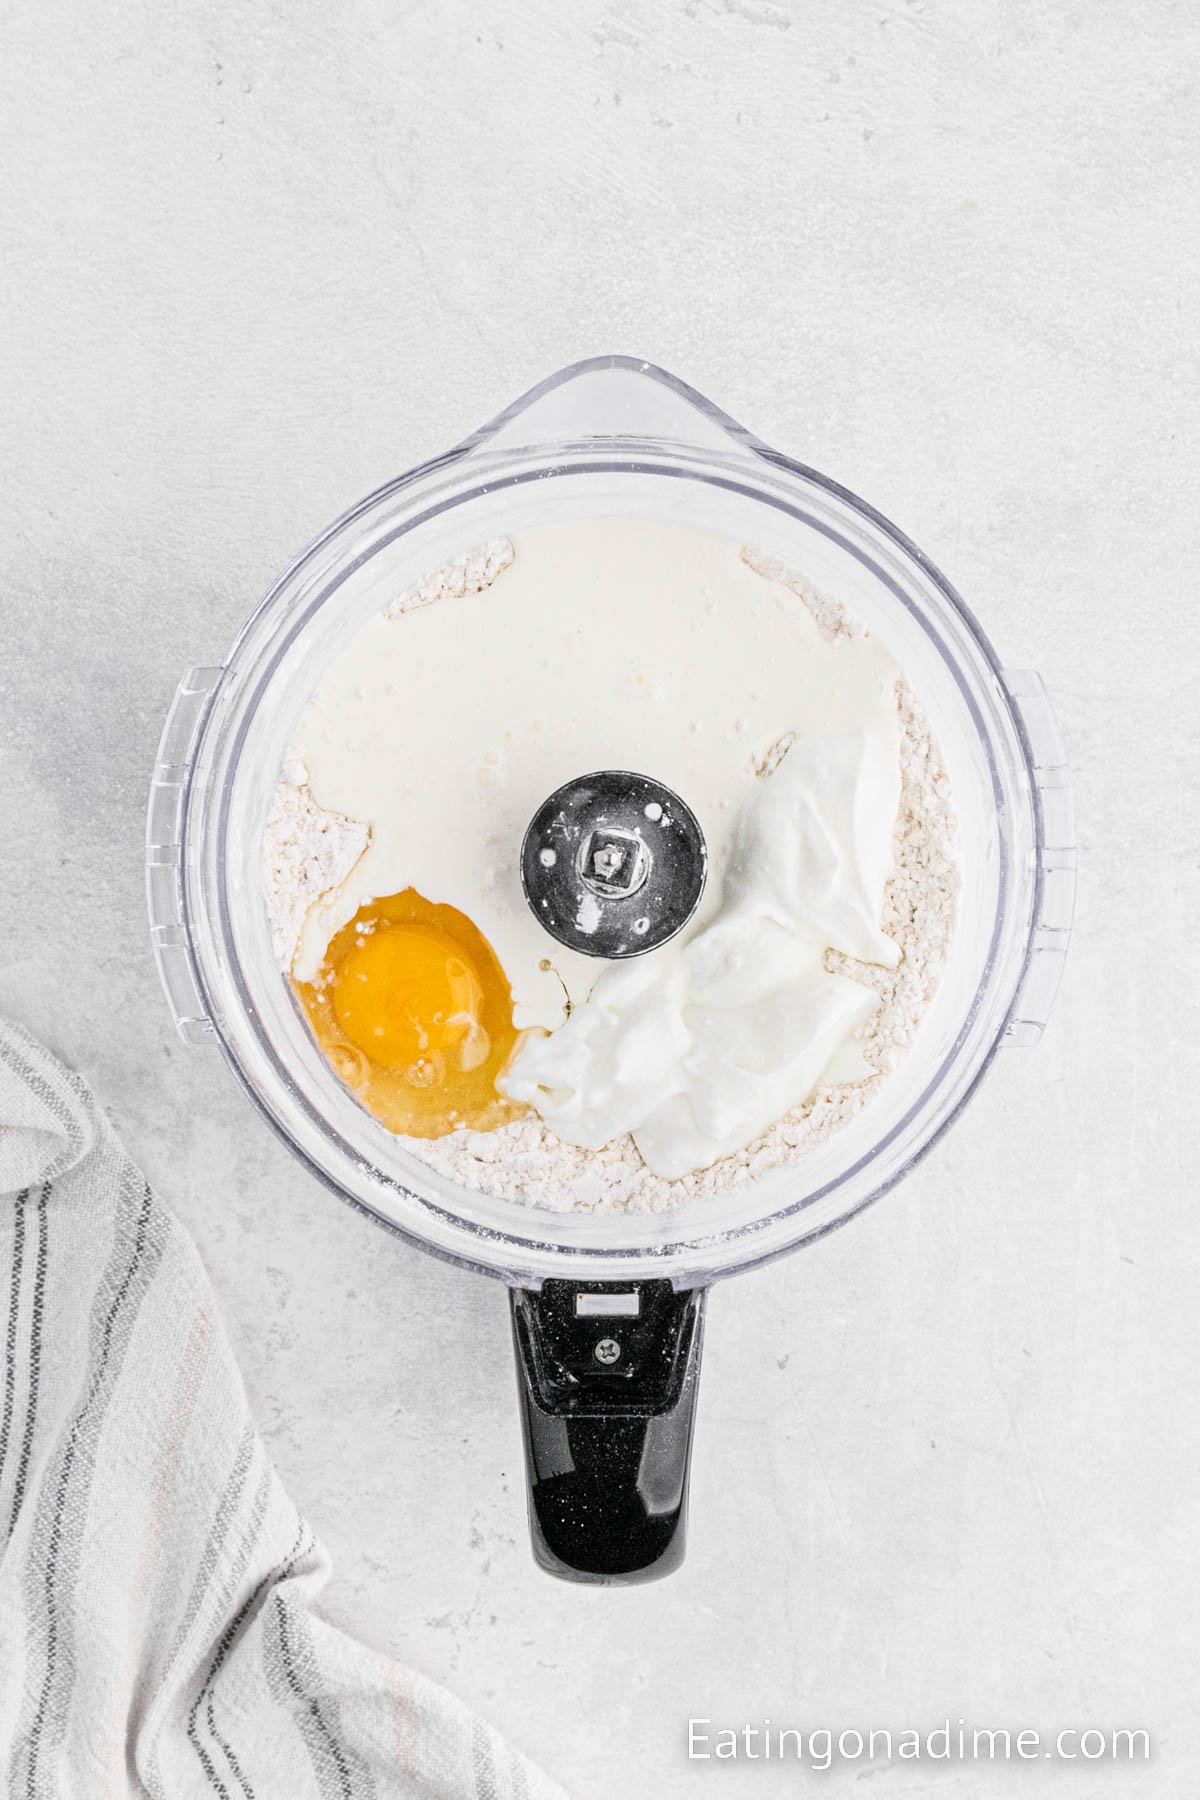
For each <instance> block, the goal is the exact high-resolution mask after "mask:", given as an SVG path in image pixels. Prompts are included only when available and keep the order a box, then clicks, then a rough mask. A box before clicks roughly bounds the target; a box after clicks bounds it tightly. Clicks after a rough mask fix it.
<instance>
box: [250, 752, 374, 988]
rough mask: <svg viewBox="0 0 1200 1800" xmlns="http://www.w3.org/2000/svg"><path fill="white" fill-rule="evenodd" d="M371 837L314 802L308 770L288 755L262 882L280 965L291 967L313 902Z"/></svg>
mask: <svg viewBox="0 0 1200 1800" xmlns="http://www.w3.org/2000/svg"><path fill="white" fill-rule="evenodd" d="M370 841H371V832H370V827H369V826H366V825H364V824H363V823H362V821H361V820H360V819H348V818H346V816H345V814H344V813H337V812H330V811H329V809H328V807H324V806H320V805H318V803H317V801H316V800H315V798H314V797H313V791H312V789H311V788H310V787H309V785H308V770H307V769H306V768H305V766H304V764H303V762H301V760H300V758H299V757H296V756H291V757H289V758H288V760H287V761H286V762H285V763H284V765H283V767H282V769H281V770H280V772H279V785H278V786H277V787H276V789H275V795H274V798H273V799H272V801H271V810H270V812H269V813H268V815H267V830H266V837H265V844H264V851H265V855H264V868H263V876H264V885H265V888H266V898H267V916H268V918H269V919H270V921H271V942H272V944H273V945H274V948H275V954H276V956H277V957H278V958H279V962H280V966H281V967H282V968H284V969H290V968H291V966H292V959H293V958H294V956H295V954H296V949H297V946H298V945H299V942H300V933H301V932H302V931H303V929H304V920H305V918H306V916H307V914H308V909H309V907H310V906H312V905H313V903H314V901H317V900H319V899H320V898H321V895H322V894H327V893H329V892H330V890H331V889H332V888H335V887H340V885H341V884H342V882H343V881H345V879H346V877H347V875H349V873H350V871H351V869H352V868H353V867H354V865H355V863H356V862H357V861H358V859H359V857H360V856H361V855H362V853H363V851H364V850H365V849H366V847H367V845H368V844H369V843H370Z"/></svg>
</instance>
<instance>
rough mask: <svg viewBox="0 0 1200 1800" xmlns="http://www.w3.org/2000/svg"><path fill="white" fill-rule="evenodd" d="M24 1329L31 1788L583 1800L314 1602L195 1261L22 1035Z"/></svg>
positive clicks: (11, 1314) (16, 1469)
mask: <svg viewBox="0 0 1200 1800" xmlns="http://www.w3.org/2000/svg"><path fill="white" fill-rule="evenodd" d="M0 1332H3V1334H4V1358H3V1367H4V1389H3V1397H2V1399H0V1794H3V1795H4V1796H5V1800H116V1797H117V1796H130V1795H138V1796H143V1795H151V1796H154V1797H155V1800H190V1797H191V1796H193V1795H194V1796H196V1797H197V1800H307V1797H308V1796H312V1797H313V1800H367V1797H368V1796H378V1800H393V1797H396V1800H398V1797H399V1796H401V1795H406V1796H407V1795H420V1796H429V1797H430V1800H457V1797H458V1796H469V1797H470V1800H553V1796H555V1795H558V1793H559V1790H558V1789H556V1788H555V1787H553V1786H552V1784H551V1783H550V1782H548V1781H547V1780H546V1778H545V1777H544V1776H542V1775H541V1774H539V1773H538V1771H537V1770H536V1769H534V1768H532V1767H531V1766H530V1765H529V1764H528V1763H526V1762H524V1761H523V1760H522V1759H521V1758H519V1757H518V1756H517V1755H516V1754H515V1753H514V1752H513V1751H512V1750H510V1749H509V1748H508V1746H507V1745H506V1744H505V1743H504V1742H503V1740H502V1739H501V1738H499V1737H498V1736H497V1734H496V1733H495V1732H494V1731H492V1730H491V1728H490V1727H489V1726H487V1725H485V1724H484V1723H483V1722H482V1721H481V1720H479V1719H477V1718H475V1717H473V1715H472V1714H471V1713H470V1712H469V1711H468V1710H467V1708H466V1707H464V1706H463V1705H462V1704H461V1703H460V1702H459V1701H457V1700H455V1699H453V1698H452V1697H451V1696H450V1695H449V1694H447V1693H445V1692H443V1691H442V1690H441V1689H440V1688H437V1687H435V1686H434V1685H433V1684H432V1683H430V1682H428V1681H426V1680H425V1679H424V1678H423V1677H421V1676H420V1675H416V1674H414V1673H412V1672H411V1671H410V1670H408V1669H402V1668H398V1667H397V1666H396V1665H395V1664H394V1663H391V1662H389V1661H388V1660H387V1659H386V1658H385V1657H383V1656H379V1655H377V1654H375V1653H374V1652H372V1651H370V1650H366V1649H364V1648H363V1647H362V1646H361V1645H359V1644H356V1643H355V1642H354V1641H353V1640H352V1639H350V1638H348V1637H346V1636H344V1635H343V1633H342V1632H340V1631H335V1630H334V1629H333V1627H332V1626H330V1625H328V1624H327V1623H326V1622H325V1621H324V1620H323V1619H322V1618H321V1617H320V1615H319V1614H318V1613H316V1612H315V1611H314V1609H313V1602H314V1600H315V1599H316V1597H317V1595H318V1593H319V1592H320V1589H321V1588H322V1586H323V1585H324V1583H325V1580H326V1578H327V1576H328V1573H329V1561H328V1557H327V1556H326V1554H325V1552H324V1550H323V1549H322V1547H321V1546H320V1545H319V1544H318V1542H317V1540H316V1538H315V1537H314V1536H313V1532H312V1528H311V1527H310V1526H309V1525H308V1524H307V1523H306V1522H305V1520H304V1519H303V1518H302V1517H301V1515H300V1514H299V1513H298V1512H297V1510H296V1508H295V1506H294V1505H293V1504H292V1502H291V1501H290V1500H289V1499H288V1497H287V1495H286V1494H285V1493H284V1491H283V1489H282V1487H281V1486H280V1483H279V1480H278V1478H277V1476H276V1475H275V1473H274V1471H273V1469H272V1467H271V1464H270V1462H269V1460H268V1458H267V1454H266V1451H265V1450H264V1448H263V1445H262V1441H261V1439H260V1438H259V1436H258V1433H257V1432H256V1430H255V1428H254V1426H253V1424H252V1422H251V1420H250V1417H249V1415H248V1413H247V1410H246V1398H245V1394H244V1393H243V1390H242V1384H241V1380H240V1378H239V1376H238V1372H237V1368H236V1367H235V1365H234V1362H233V1358H232V1355H231V1353H230V1349H229V1345H228V1343H227V1342H226V1339H225V1336H224V1333H223V1331H222V1329H221V1325H220V1321H219V1319H218V1317H217V1311H216V1306H215V1302H214V1298H213V1293H212V1290H211V1288H210V1287H209V1284H208V1280H207V1278H206V1276H205V1274H204V1271H203V1269H202V1268H201V1266H200V1261H199V1258H198V1257H197V1255H196V1252H195V1249H194V1248H193V1246H192V1244H191V1242H190V1240H189V1239H188V1237H187V1235H186V1234H185V1233H184V1231H183V1230H182V1229H181V1228H180V1226H179V1225H178V1224H177V1223H176V1221H175V1220H174V1219H173V1218H172V1217H171V1215H170V1213H169V1212H167V1210H166V1209H165V1207H163V1206H162V1205H161V1204H160V1202H159V1201H158V1200H157V1199H156V1198H155V1197H154V1195H153V1194H152V1193H151V1192H150V1189H149V1188H148V1187H147V1185H146V1183H145V1181H144V1180H143V1179H142V1177H141V1176H140V1175H139V1174H138V1171H137V1170H136V1168H135V1167H134V1166H133V1164H132V1163H131V1162H130V1160H129V1158H128V1157H127V1156H126V1154H125V1152H124V1150H123V1149H122V1148H121V1145H120V1144H119V1143H118V1141H117V1139H116V1137H115V1136H114V1134H113V1131H112V1129H111V1127H110V1126H109V1124H108V1122H107V1120H106V1119H105V1117H104V1115H103V1113H102V1112H101V1111H100V1109H99V1108H98V1106H97V1105H96V1103H95V1101H94V1100H93V1098H92V1096H91V1094H90V1092H89V1091H88V1089H87V1087H86V1085H85V1083H84V1082H83V1081H82V1080H81V1079H80V1078H79V1076H77V1075H73V1074H71V1073H70V1072H69V1071H68V1070H66V1069H64V1068H63V1067H62V1066H61V1064H59V1063H58V1062H56V1061H55V1059H54V1058H53V1057H52V1056H50V1055H49V1053H48V1052H47V1051H45V1050H44V1049H43V1048H42V1047H41V1045H40V1044H38V1043H36V1042H35V1041H34V1039H32V1038H31V1037H29V1036H28V1035H27V1034H26V1033H25V1032H23V1031H21V1030H19V1029H17V1028H16V1027H13V1026H11V1025H6V1024H4V1023H3V1022H0ZM560 1800H561V1797H560Z"/></svg>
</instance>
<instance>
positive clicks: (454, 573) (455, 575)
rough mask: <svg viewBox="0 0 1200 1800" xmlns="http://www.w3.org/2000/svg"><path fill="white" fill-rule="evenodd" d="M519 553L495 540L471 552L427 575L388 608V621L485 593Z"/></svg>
mask: <svg viewBox="0 0 1200 1800" xmlns="http://www.w3.org/2000/svg"><path fill="white" fill-rule="evenodd" d="M516 554H517V553H516V551H515V550H514V549H513V547H512V545H511V543H510V542H509V540H508V539H507V538H493V539H492V541H491V543H489V544H481V545H480V547H479V548H478V549H477V550H468V551H467V554H466V555H465V556H459V557H456V558H455V560H454V561H453V562H448V563H446V564H444V566H443V567H442V568H440V569H435V570H434V571H433V574H432V575H426V576H425V578H424V580H423V581H419V582H418V583H417V585H416V587H413V588H409V589H408V590H407V592H406V593H403V594H401V596H400V598H399V599H398V600H393V601H392V604H391V605H390V606H389V607H387V608H385V610H384V615H383V616H384V618H385V619H398V618H400V617H401V615H402V614H404V613H407V612H414V611H415V610H416V608H417V607H418V606H431V605H432V604H433V602H434V601H435V600H462V599H464V598H465V597H466V596H467V595H468V594H482V593H483V592H484V590H485V589H486V588H490V587H491V585H492V583H493V581H495V580H496V578H497V576H498V575H503V573H504V571H505V569H507V568H508V566H509V564H510V563H511V562H512V561H513V560H514V558H515V556H516Z"/></svg>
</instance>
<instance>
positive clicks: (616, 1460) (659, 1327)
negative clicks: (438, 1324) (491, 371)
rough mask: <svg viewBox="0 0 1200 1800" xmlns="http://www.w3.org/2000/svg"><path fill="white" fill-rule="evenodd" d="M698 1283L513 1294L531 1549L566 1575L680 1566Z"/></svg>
mask: <svg viewBox="0 0 1200 1800" xmlns="http://www.w3.org/2000/svg"><path fill="white" fill-rule="evenodd" d="M704 1298H705V1290H704V1289H703V1288H693V1289H689V1290H685V1291H683V1292H681V1293H677V1292H676V1291H675V1289H674V1288H673V1287H672V1285H671V1283H670V1282H669V1281H666V1280H659V1281H631V1282H625V1283H620V1282H597V1281H592V1282H586V1281H584V1282H569V1281H547V1282H545V1283H544V1284H543V1286H542V1287H541V1289H540V1290H536V1291H535V1290H534V1289H532V1288H515V1289H513V1290H512V1293H511V1300H512V1320H513V1338H514V1343H515V1347H516V1353H517V1381H518V1387H519V1389H520V1400H521V1425H522V1431H523V1435H524V1440H525V1461H526V1468H527V1472H528V1477H529V1519H530V1526H531V1529H532V1533H533V1553H534V1556H535V1558H536V1560H537V1562H538V1563H539V1564H540V1565H541V1567H542V1568H543V1569H546V1570H547V1571H548V1572H549V1573H550V1574H552V1575H558V1576H561V1577H562V1578H563V1579H565V1580H567V1581H585V1582H593V1583H599V1584H608V1585H612V1584H618V1583H630V1582H637V1581H653V1580H655V1579H656V1578H657V1577H659V1576H661V1575H668V1574H670V1572H671V1571H672V1570H673V1569H676V1568H678V1566H679V1564H680V1563H681V1562H682V1561H683V1555H684V1546H685V1541H686V1521H687V1488H688V1468H689V1463H690V1459H691V1444H692V1423H693V1419H694V1415H695V1409H696V1392H697V1385H698V1381H699V1374H700V1346H701V1337H702V1333H703V1322H704Z"/></svg>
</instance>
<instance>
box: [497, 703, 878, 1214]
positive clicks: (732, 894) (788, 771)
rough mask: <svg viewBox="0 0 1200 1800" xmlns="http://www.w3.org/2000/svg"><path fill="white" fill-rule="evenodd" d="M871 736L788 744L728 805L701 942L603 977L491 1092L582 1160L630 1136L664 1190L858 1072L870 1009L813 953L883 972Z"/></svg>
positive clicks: (867, 993)
mask: <svg viewBox="0 0 1200 1800" xmlns="http://www.w3.org/2000/svg"><path fill="white" fill-rule="evenodd" d="M880 727H881V721H880V720H878V719H875V720H872V721H869V722H868V723H867V724H865V725H864V727H863V728H862V729H860V730H859V731H857V732H855V733H854V734H853V735H843V736H838V737H834V738H817V739H801V740H800V741H798V742H797V743H795V744H794V745H793V746H792V748H791V749H790V750H789V751H788V753H787V755H786V757H785V758H784V761H783V763H782V764H781V766H780V767H779V768H778V769H777V771H776V772H775V773H774V774H773V775H771V776H768V777H765V778H764V779H762V780H761V781H760V782H759V783H758V784H757V786H756V788H755V790H754V791H753V792H752V793H751V795H750V796H749V797H748V798H747V800H746V801H745V803H744V804H743V807H742V809H741V811H740V813H739V815H738V819H737V824H736V829H735V831H734V834H733V841H732V843H731V845H730V850H729V857H728V861H727V864H726V869H725V878H724V883H723V887H722V892H721V901H720V910H719V912H718V913H717V915H716V917H715V918H714V919H713V920H712V922H711V923H710V924H709V925H708V927H707V928H706V929H705V930H703V931H701V932H700V933H699V934H698V935H697V936H695V937H694V938H693V939H692V940H691V942H690V943H688V944H685V945H683V946H680V945H679V944H678V941H676V943H675V944H669V945H665V946H664V947H663V949H661V950H659V951H657V952H654V953H652V954H651V955H648V956H646V957H641V958H637V959H635V960H632V961H626V962H624V963H618V964H616V965H613V966H611V967H609V968H608V969H606V971H605V973H604V974H603V975H601V977H600V979H599V980H598V981H597V982H596V984H595V986H594V987H593V989H592V992H591V996H590V998H589V999H588V1001H587V1002H586V1004H585V1005H583V1006H579V1007H576V1009H575V1010H574V1011H573V1012H572V1014H571V1017H570V1018H569V1019H568V1020H567V1022H566V1023H565V1024H564V1025H562V1026H561V1027H560V1028H559V1029H558V1030H557V1031H554V1032H551V1033H550V1034H549V1035H548V1036H545V1037H541V1036H531V1037H529V1038H527V1039H526V1040H525V1042H524V1044H523V1045H522V1046H521V1048H520V1050H519V1051H518V1053H517V1056H516V1058H515V1059H514V1061H513V1063H512V1064H511V1065H510V1068H509V1071H508V1073H507V1075H506V1076H505V1077H503V1078H502V1079H501V1083H500V1085H501V1086H502V1087H503V1088H504V1091H505V1092H506V1093H507V1094H509V1095H510V1096H511V1098H513V1099H514V1100H521V1101H525V1102H526V1103H528V1104H529V1105H531V1106H534V1107H536V1109H537V1111H538V1112H539V1113H540V1115H541V1117H542V1118H543V1119H544V1120H545V1122H546V1123H547V1124H548V1125H549V1126H550V1128H551V1130H552V1131H555V1132H557V1133H558V1135H559V1136H560V1137H562V1138H564V1139H566V1141H567V1142H568V1143H572V1144H579V1145H581V1146H582V1147H584V1148H585V1149H593V1150H595V1149H599V1148H600V1147H601V1145H603V1144H606V1143H608V1142H609V1141H610V1140H611V1139H613V1138H615V1137H619V1136H621V1135H622V1134H624V1133H625V1132H631V1133H632V1134H633V1138H634V1142H635V1143H636V1144H637V1147H638V1149H639V1151H640V1152H641V1154H642V1156H643V1157H644V1158H645V1161H646V1162H647V1164H648V1165H649V1167H650V1168H651V1169H652V1170H653V1171H654V1173H655V1174H656V1175H661V1176H664V1177H666V1178H667V1179H674V1178H676V1177H678V1176H681V1175H686V1174H689V1173H691V1172H692V1171H693V1170H695V1169H702V1168H706V1167H707V1166H708V1165H709V1164H710V1163H712V1162H715V1161H716V1159H717V1158H718V1157H719V1156H724V1155H726V1154H728V1152H730V1151H732V1150H738V1149H741V1148H742V1146H743V1145H744V1144H748V1143H749V1142H750V1141H751V1140H752V1139H753V1138H755V1137H756V1136H757V1135H758V1134H759V1132H760V1131H762V1130H763V1129H764V1128H765V1127H766V1126H768V1125H770V1124H772V1123H773V1122H774V1120H776V1119H778V1118H780V1117H781V1116H782V1115H783V1114H784V1113H786V1112H788V1111H790V1110H791V1108H792V1107H794V1106H798V1105H800V1104H801V1103H802V1102H803V1101H804V1100H806V1099H808V1097H809V1096H810V1095H811V1094H812V1092H813V1090H814V1089H815V1088H816V1087H817V1086H818V1085H819V1084H820V1083H821V1082H822V1081H823V1080H824V1081H831V1082H844V1081H854V1080H858V1079H863V1078H865V1077H866V1076H868V1075H869V1074H871V1073H872V1071H871V1070H870V1068H869V1067H868V1066H867V1064H866V1063H865V1062H864V1061H863V1059H862V1056H861V1054H860V1053H859V1051H858V1049H857V1046H856V1044H855V1041H854V1033H855V1031H856V1030H857V1029H858V1028H859V1027H860V1026H861V1025H862V1024H863V1023H864V1022H865V1021H866V1019H867V1018H868V1017H869V1016H870V1014H871V1013H872V1012H873V1011H874V1009H875V1006H876V1005H877V997H876V995H875V994H874V993H873V992H872V990H871V989H869V988H867V987H864V986H863V985H861V984H860V983H858V982H855V981H851V980H848V979H847V978H846V977H844V976H841V975H833V974H830V973H829V971H828V970H827V969H826V968H825V966H824V956H825V951H826V950H827V949H830V948H832V949H836V950H841V951H844V952H845V953H846V954H847V955H850V956H853V957H857V958H861V959H862V960H864V961H869V962H879V963H884V964H886V965H887V966H888V967H895V964H896V962H897V961H898V958H899V951H898V949H897V947H896V944H895V943H894V942H893V940H892V939H891V938H889V937H887V936H885V935H884V933H883V932H882V931H881V930H880V927H879V919H880V916H881V913H882V908H883V890H884V884H885V883H886V881H887V878H888V874H889V872H890V870H891V867H892V860H893V850H892V832H893V827H894V824H895V819H896V812H897V807H898V804H899V798H900V771H899V759H898V754H897V745H896V743H895V741H894V738H893V736H892V734H891V732H890V731H889V730H886V729H881V728H880Z"/></svg>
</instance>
